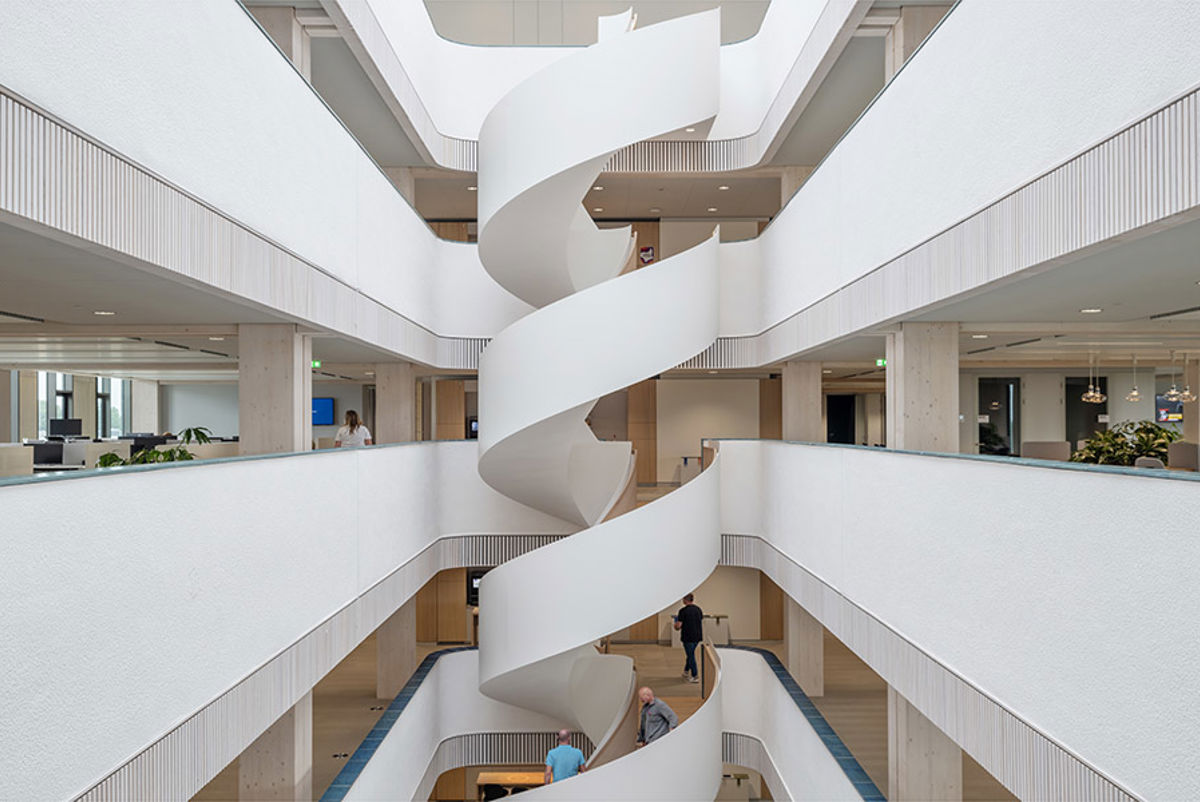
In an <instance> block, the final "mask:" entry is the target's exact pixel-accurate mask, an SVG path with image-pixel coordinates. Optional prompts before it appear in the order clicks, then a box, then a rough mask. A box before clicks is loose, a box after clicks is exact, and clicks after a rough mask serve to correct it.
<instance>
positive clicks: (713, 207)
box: [708, 206, 717, 212]
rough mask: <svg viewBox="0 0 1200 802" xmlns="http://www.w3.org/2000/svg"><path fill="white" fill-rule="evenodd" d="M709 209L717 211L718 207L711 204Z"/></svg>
mask: <svg viewBox="0 0 1200 802" xmlns="http://www.w3.org/2000/svg"><path fill="white" fill-rule="evenodd" d="M708 210H709V211H710V212H715V211H716V210H717V207H716V206H709V207H708Z"/></svg>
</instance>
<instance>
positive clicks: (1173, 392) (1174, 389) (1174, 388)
mask: <svg viewBox="0 0 1200 802" xmlns="http://www.w3.org/2000/svg"><path fill="white" fill-rule="evenodd" d="M1180 395H1182V393H1180V392H1179V386H1178V385H1177V384H1176V383H1175V352H1174V351H1171V389H1170V390H1167V391H1166V392H1165V393H1163V398H1165V399H1166V400H1168V401H1178V400H1179V396H1180Z"/></svg>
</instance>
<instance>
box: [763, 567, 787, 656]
mask: <svg viewBox="0 0 1200 802" xmlns="http://www.w3.org/2000/svg"><path fill="white" fill-rule="evenodd" d="M758 637H759V638H761V639H762V640H783V589H782V588H780V587H779V586H778V585H776V584H775V583H774V582H772V581H771V577H769V576H767V575H766V574H764V573H763V572H762V571H759V572H758Z"/></svg>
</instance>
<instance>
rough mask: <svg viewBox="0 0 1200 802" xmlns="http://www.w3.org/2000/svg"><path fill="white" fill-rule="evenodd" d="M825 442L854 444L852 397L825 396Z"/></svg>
mask: <svg viewBox="0 0 1200 802" xmlns="http://www.w3.org/2000/svg"><path fill="white" fill-rule="evenodd" d="M825 442H827V443H851V444H852V443H854V396H853V395H827V396H825Z"/></svg>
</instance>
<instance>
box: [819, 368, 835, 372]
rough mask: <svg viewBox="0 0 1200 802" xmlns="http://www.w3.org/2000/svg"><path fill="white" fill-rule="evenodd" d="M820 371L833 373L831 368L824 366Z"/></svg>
mask: <svg viewBox="0 0 1200 802" xmlns="http://www.w3.org/2000/svg"><path fill="white" fill-rule="evenodd" d="M821 372H822V373H833V371H832V370H830V369H829V368H825V369H824V370H822V371H821Z"/></svg>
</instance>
